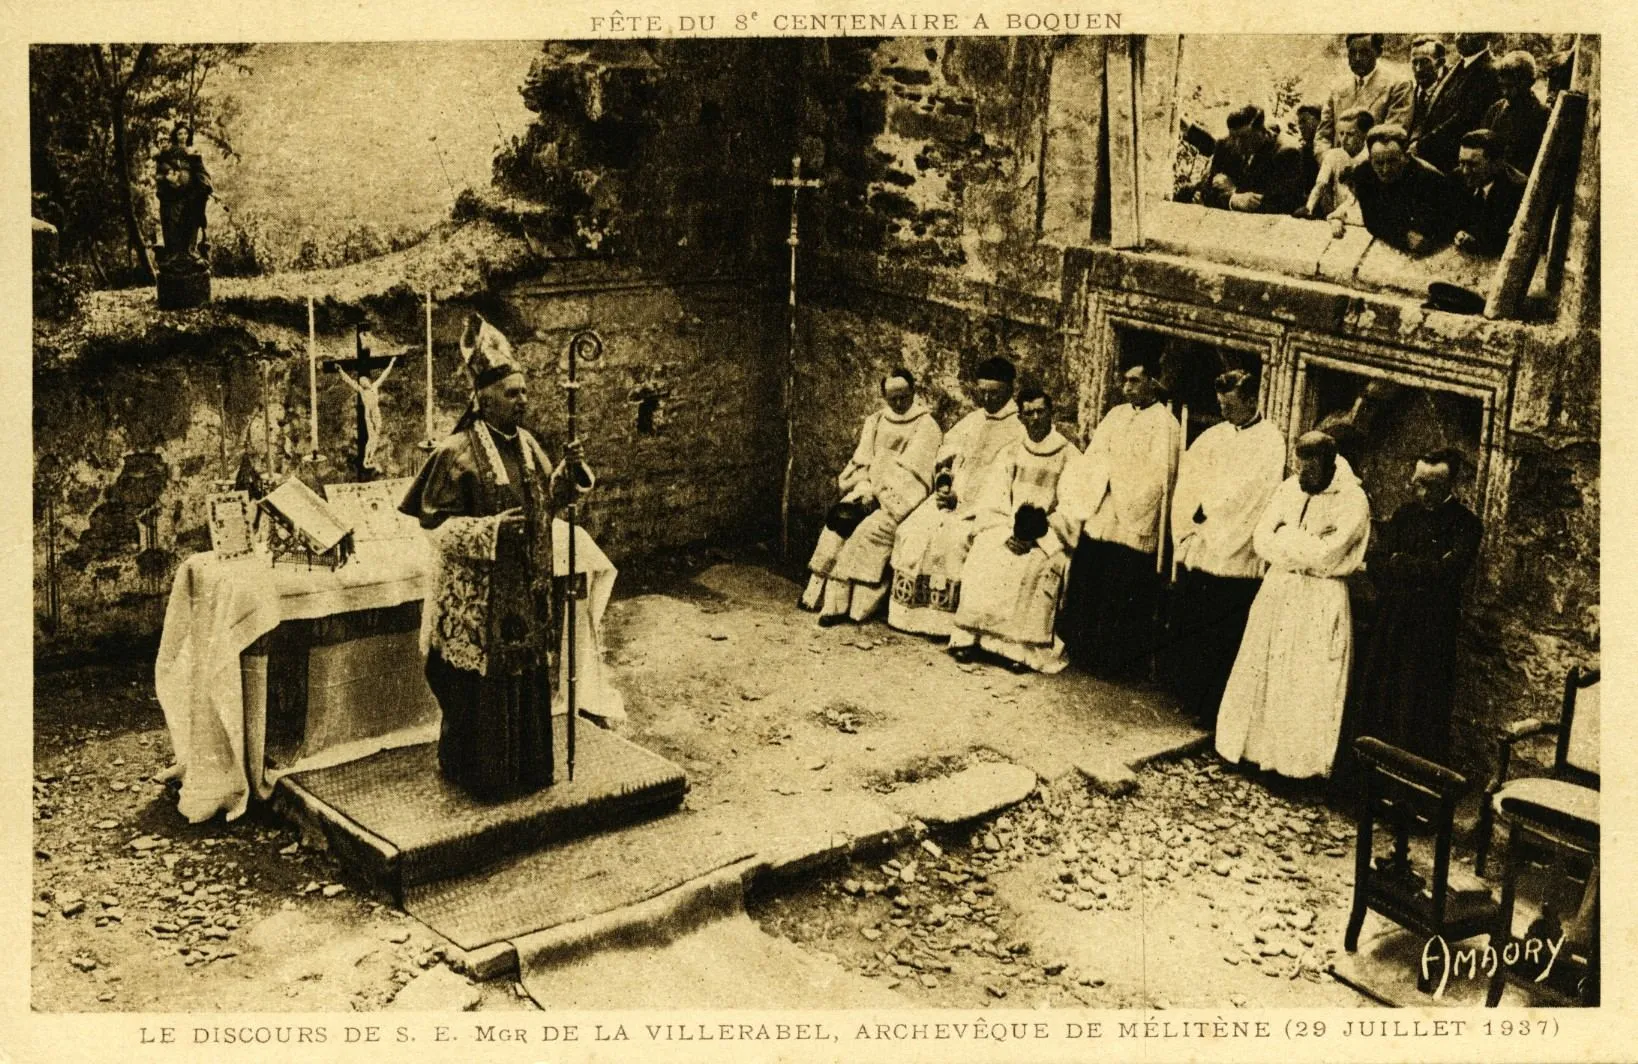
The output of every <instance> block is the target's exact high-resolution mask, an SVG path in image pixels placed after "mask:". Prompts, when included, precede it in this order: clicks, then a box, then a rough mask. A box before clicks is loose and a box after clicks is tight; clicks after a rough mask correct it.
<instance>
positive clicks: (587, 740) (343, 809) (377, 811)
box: [293, 717, 687, 888]
mask: <svg viewBox="0 0 1638 1064" xmlns="http://www.w3.org/2000/svg"><path fill="white" fill-rule="evenodd" d="M566 721H567V718H566V717H558V718H556V719H555V720H554V724H555V725H556V727H557V732H558V735H557V747H556V749H557V751H558V755H559V757H562V755H563V751H564V750H565V749H566V743H567V740H566V737H565V729H566ZM575 737H576V740H577V742H576V749H575V778H574V780H573V781H572V782H571V781H569V779H568V778H567V777H568V773H567V770H566V769H565V768H564V766H563V764H562V763H560V764H559V766H558V782H557V783H555V784H553V785H552V786H550V787H547V788H545V789H544V790H541V791H537V792H535V793H534V794H531V795H528V796H526V797H523V798H519V799H516V800H513V801H509V802H500V803H496V804H486V803H482V802H478V801H475V800H474V799H472V798H471V797H469V796H468V795H467V794H466V793H465V792H463V791H461V790H460V789H459V788H457V787H455V786H453V785H451V784H450V783H449V782H447V781H446V780H445V779H444V778H443V775H442V774H441V773H440V772H439V771H438V748H437V746H436V744H430V743H429V744H425V745H422V746H409V747H403V748H400V749H397V750H386V751H383V752H381V753H379V754H375V755H374V756H372V757H367V758H364V759H362V760H360V761H353V762H349V763H347V764H345V765H337V766H335V767H334V768H324V769H315V770H313V771H311V772H302V773H298V774H297V775H296V776H294V777H293V778H294V779H295V781H296V782H298V783H299V784H300V785H301V786H302V787H304V788H305V789H306V790H307V791H308V792H310V793H311V794H312V795H313V796H314V797H316V798H319V799H320V800H322V801H324V802H325V803H327V804H328V805H330V806H331V807H332V808H333V809H335V810H336V811H337V812H339V813H341V814H343V815H344V816H346V817H347V818H348V819H350V820H352V821H353V822H355V823H357V824H358V825H359V826H361V827H363V828H366V829H368V830H369V831H371V832H374V833H375V834H376V835H378V836H380V837H381V838H383V839H385V840H386V841H388V842H390V843H392V844H393V845H394V846H396V847H397V848H398V850H399V851H400V857H399V862H398V876H399V882H400V883H401V884H402V885H403V886H404V887H406V888H407V887H410V886H413V885H416V884H421V883H428V882H431V881H433V880H437V879H442V878H445V877H448V876H457V875H462V874H465V873H469V872H472V871H473V870H475V869H478V868H481V867H483V866H485V865H488V864H491V863H493V862H495V861H496V860H498V859H500V858H503V857H505V856H506V855H508V854H515V853H520V852H527V851H529V850H534V849H538V848H540V847H542V846H546V845H552V844H556V843H559V842H562V841H564V840H566V839H570V838H575V837H577V836H581V835H585V834H588V833H590V832H593V831H597V830H602V829H605V828H608V827H611V826H614V825H617V824H620V823H624V822H629V821H630V820H632V819H635V818H639V817H643V816H652V815H655V814H656V813H657V812H660V811H663V810H666V809H669V808H670V807H672V806H675V805H676V804H677V803H679V802H680V801H681V800H682V797H683V793H684V791H685V790H686V787H687V784H686V780H685V779H684V777H683V772H682V769H680V768H678V767H677V766H676V765H674V764H672V763H671V762H670V761H667V760H666V759H665V758H663V757H660V756H658V755H656V754H652V753H649V752H648V751H647V750H644V749H643V748H642V747H640V746H637V745H635V744H634V743H631V742H628V741H627V740H625V739H622V738H621V737H620V736H618V735H615V734H614V733H612V732H608V731H605V730H603V729H602V728H598V727H595V726H593V725H589V724H586V723H585V722H582V723H581V725H580V727H579V728H578V729H577V730H576V735H575Z"/></svg>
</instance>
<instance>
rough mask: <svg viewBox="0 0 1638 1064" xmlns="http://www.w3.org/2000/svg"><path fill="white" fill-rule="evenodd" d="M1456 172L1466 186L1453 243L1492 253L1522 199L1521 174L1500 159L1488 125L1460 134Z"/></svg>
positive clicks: (1497, 251) (1478, 252)
mask: <svg viewBox="0 0 1638 1064" xmlns="http://www.w3.org/2000/svg"><path fill="white" fill-rule="evenodd" d="M1459 152H1460V154H1459V155H1458V156H1457V159H1456V175H1457V176H1458V177H1460V178H1461V181H1462V186H1463V188H1464V189H1465V190H1466V197H1465V199H1464V200H1463V203H1462V208H1461V211H1460V215H1461V222H1460V225H1461V229H1460V231H1458V232H1457V234H1456V246H1457V247H1459V248H1461V249H1462V250H1463V251H1468V252H1472V253H1473V254H1475V255H1484V256H1487V257H1493V256H1496V255H1500V254H1501V253H1502V251H1503V249H1505V248H1506V247H1507V234H1508V232H1509V231H1510V230H1511V229H1512V228H1513V218H1514V216H1516V215H1517V214H1518V212H1519V204H1520V203H1521V202H1522V201H1523V200H1524V181H1525V178H1524V175H1523V174H1521V173H1519V172H1518V171H1517V170H1515V169H1513V168H1512V167H1511V166H1509V165H1507V163H1506V162H1504V161H1503V160H1502V157H1501V149H1500V145H1499V144H1497V142H1496V137H1495V134H1493V133H1492V132H1491V131H1490V130H1488V129H1475V130H1474V131H1473V132H1471V133H1469V134H1468V135H1467V136H1465V137H1463V138H1462V144H1461V147H1460V149H1459Z"/></svg>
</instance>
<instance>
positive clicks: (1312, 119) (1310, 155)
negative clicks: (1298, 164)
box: [1291, 103, 1320, 188]
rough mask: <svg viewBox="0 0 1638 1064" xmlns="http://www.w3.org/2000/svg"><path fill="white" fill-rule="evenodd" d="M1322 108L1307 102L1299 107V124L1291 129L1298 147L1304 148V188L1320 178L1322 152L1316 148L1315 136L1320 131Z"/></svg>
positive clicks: (1312, 184) (1311, 185)
mask: <svg viewBox="0 0 1638 1064" xmlns="http://www.w3.org/2000/svg"><path fill="white" fill-rule="evenodd" d="M1319 124H1320V108H1319V106H1318V105H1317V104H1311V103H1305V104H1303V105H1302V106H1301V107H1298V108H1297V124H1296V126H1295V127H1294V128H1292V129H1291V134H1292V135H1293V136H1294V137H1296V138H1297V142H1298V147H1300V148H1301V149H1302V185H1303V187H1304V188H1313V187H1314V182H1315V181H1317V180H1319V168H1320V153H1319V152H1317V151H1315V150H1314V137H1315V136H1316V135H1317V134H1318V133H1319Z"/></svg>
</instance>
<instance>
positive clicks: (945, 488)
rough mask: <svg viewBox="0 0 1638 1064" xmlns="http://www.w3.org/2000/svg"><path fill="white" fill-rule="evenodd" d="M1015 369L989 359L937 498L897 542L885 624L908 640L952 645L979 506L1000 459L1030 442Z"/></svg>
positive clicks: (947, 457) (949, 451)
mask: <svg viewBox="0 0 1638 1064" xmlns="http://www.w3.org/2000/svg"><path fill="white" fill-rule="evenodd" d="M1015 376H1016V370H1014V369H1013V365H1012V363H1011V362H1008V361H1007V360H1006V359H1004V358H987V359H985V360H984V361H983V362H980V363H979V365H978V371H977V373H976V374H975V382H974V385H973V391H974V392H975V393H976V394H977V396H978V404H979V405H978V409H976V410H973V411H972V412H970V413H969V414H967V416H965V417H963V418H962V419H961V420H960V421H958V422H956V423H955V425H954V426H953V427H952V428H951V429H950V431H949V432H947V433H945V434H944V443H943V445H942V446H941V447H940V448H939V453H938V460H937V462H936V463H935V467H934V472H933V494H932V495H931V496H929V497H928V498H927V499H926V500H925V501H924V502H923V503H922V504H921V505H920V506H918V507H917V508H916V510H915V512H914V513H912V514H911V515H910V516H909V517H907V518H905V520H904V523H903V524H901V525H899V528H898V532H897V533H896V535H895V537H894V541H893V555H892V560H891V564H892V568H893V597H892V599H891V601H889V602H888V604H887V623H888V624H890V625H892V626H893V627H894V628H897V629H899V630H901V631H905V632H917V633H919V634H921V635H930V636H938V637H940V638H947V637H948V636H949V634H950V628H951V625H952V622H953V621H954V619H955V613H956V608H957V607H958V606H959V605H960V604H961V568H962V566H963V565H965V564H966V562H967V551H968V549H969V548H971V546H972V541H973V534H974V532H975V531H976V528H977V525H976V522H975V518H976V516H977V514H978V501H979V499H980V498H981V497H982V495H983V493H984V482H985V478H986V476H987V475H988V474H989V471H990V469H991V467H992V466H993V465H994V463H995V458H996V455H998V454H1000V453H1001V450H1002V449H1003V448H1004V447H1006V446H1007V445H1008V444H1011V443H1014V442H1016V441H1018V440H1021V439H1023V438H1024V427H1023V426H1022V425H1021V424H1019V422H1018V407H1017V406H1016V405H1015V404H1014V403H1013V401H1012V386H1013V380H1014V378H1015Z"/></svg>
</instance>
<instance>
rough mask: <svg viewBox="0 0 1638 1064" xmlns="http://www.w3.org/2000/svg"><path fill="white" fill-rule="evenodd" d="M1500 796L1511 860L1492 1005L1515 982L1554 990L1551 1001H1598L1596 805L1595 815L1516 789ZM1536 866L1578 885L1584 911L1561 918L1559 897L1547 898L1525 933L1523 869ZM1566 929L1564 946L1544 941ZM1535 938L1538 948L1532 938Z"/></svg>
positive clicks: (1496, 934)
mask: <svg viewBox="0 0 1638 1064" xmlns="http://www.w3.org/2000/svg"><path fill="white" fill-rule="evenodd" d="M1596 793H1597V792H1596V791H1595V792H1594V794H1595V795H1596ZM1498 802H1499V804H1500V809H1499V810H1498V812H1499V813H1500V815H1501V816H1502V817H1503V819H1504V820H1505V821H1506V823H1507V824H1508V833H1507V865H1506V869H1505V871H1504V872H1503V875H1502V899H1501V906H1500V908H1499V910H1498V912H1497V914H1496V929H1495V930H1494V931H1493V932H1492V933H1491V935H1490V947H1491V949H1493V950H1495V951H1496V955H1497V957H1498V958H1499V960H1498V962H1497V965H1496V971H1495V973H1494V974H1493V975H1492V976H1491V979H1490V988H1489V993H1488V994H1487V995H1486V997H1485V1004H1486V1005H1488V1006H1491V1007H1494V1006H1495V1005H1497V1004H1498V1003H1499V1002H1500V1001H1501V996H1502V990H1503V989H1504V988H1505V987H1506V985H1507V984H1508V983H1514V984H1516V985H1518V986H1521V987H1523V988H1524V989H1525V990H1527V991H1528V992H1529V993H1530V994H1531V995H1532V996H1542V997H1546V998H1547V999H1548V1001H1549V1003H1554V1004H1577V1005H1586V1006H1596V1005H1597V1004H1598V1002H1599V985H1598V972H1599V967H1598V955H1599V950H1598V930H1599V926H1598V925H1599V898H1598V895H1599V891H1598V821H1597V818H1596V812H1595V814H1594V818H1593V819H1591V820H1589V819H1587V818H1585V817H1583V816H1580V815H1578V814H1576V813H1569V812H1564V811H1563V810H1560V809H1556V808H1553V807H1551V806H1546V805H1538V804H1536V803H1535V802H1532V801H1530V800H1529V799H1527V798H1519V797H1512V796H1509V795H1508V794H1507V792H1506V790H1505V789H1504V790H1503V792H1502V794H1501V795H1499V796H1498ZM1531 865H1536V866H1543V867H1546V868H1548V869H1549V870H1551V871H1552V872H1554V873H1556V874H1558V875H1561V876H1562V877H1563V879H1564V880H1565V881H1568V882H1569V883H1570V884H1573V885H1574V886H1575V887H1576V888H1577V889H1578V891H1579V898H1580V901H1579V903H1578V905H1577V911H1576V912H1575V913H1574V914H1573V915H1572V916H1571V917H1570V918H1569V919H1568V920H1561V919H1560V918H1559V916H1558V914H1557V913H1556V912H1555V911H1554V907H1553V905H1552V903H1551V902H1548V901H1544V902H1543V904H1542V907H1541V915H1540V916H1539V917H1538V918H1537V919H1536V920H1535V921H1533V922H1532V923H1531V924H1530V926H1529V927H1528V928H1527V929H1526V930H1525V932H1524V934H1523V935H1522V936H1521V935H1518V934H1516V933H1515V932H1514V930H1513V910H1514V904H1515V901H1516V899H1517V897H1518V879H1519V875H1520V873H1522V872H1523V871H1524V870H1525V869H1526V867H1528V866H1531ZM1560 936H1562V945H1561V947H1560V948H1559V950H1558V951H1557V952H1556V953H1552V952H1551V951H1549V950H1547V949H1546V948H1545V947H1544V946H1542V943H1541V940H1543V939H1555V940H1556V939H1559V938H1560ZM1532 939H1533V940H1535V942H1536V946H1535V947H1531V946H1530V945H1529V943H1530V942H1531V940H1532ZM1509 955H1511V957H1512V962H1511V963H1509V962H1508V958H1509ZM1549 959H1550V960H1551V961H1552V963H1551V965H1550V966H1549V965H1548V964H1547V961H1548V960H1549Z"/></svg>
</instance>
